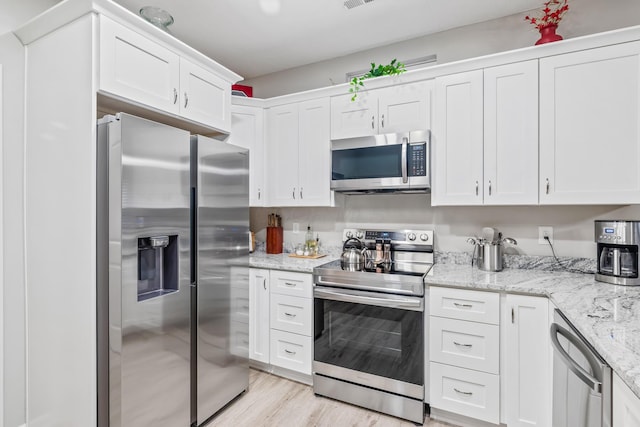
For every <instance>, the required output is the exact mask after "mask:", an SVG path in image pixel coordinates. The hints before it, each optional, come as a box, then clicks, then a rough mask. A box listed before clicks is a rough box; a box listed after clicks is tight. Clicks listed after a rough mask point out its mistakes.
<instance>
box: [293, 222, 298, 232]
mask: <svg viewBox="0 0 640 427" xmlns="http://www.w3.org/2000/svg"><path fill="white" fill-rule="evenodd" d="M299 232H300V224H299V223H297V222H294V223H293V233H294V234H298V233H299Z"/></svg>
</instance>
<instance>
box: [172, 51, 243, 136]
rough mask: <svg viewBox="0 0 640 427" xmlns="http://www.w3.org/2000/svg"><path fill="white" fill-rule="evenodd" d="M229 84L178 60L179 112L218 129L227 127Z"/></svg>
mask: <svg viewBox="0 0 640 427" xmlns="http://www.w3.org/2000/svg"><path fill="white" fill-rule="evenodd" d="M230 97H231V85H230V84H229V83H228V82H227V81H225V80H223V79H222V78H220V77H218V76H216V75H215V74H214V73H212V72H211V71H208V70H206V69H204V68H202V67H199V66H197V65H195V64H193V63H191V62H189V61H187V60H185V59H184V58H181V59H180V113H181V114H182V116H184V117H186V118H188V119H191V120H194V121H197V122H200V123H204V124H206V125H208V126H211V127H213V128H216V129H218V130H220V131H222V132H229V131H230V130H231V111H230V109H229V107H230V105H231V99H230Z"/></svg>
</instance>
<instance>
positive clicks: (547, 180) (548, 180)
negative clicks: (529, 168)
mask: <svg viewBox="0 0 640 427" xmlns="http://www.w3.org/2000/svg"><path fill="white" fill-rule="evenodd" d="M547 194H549V178H547Z"/></svg>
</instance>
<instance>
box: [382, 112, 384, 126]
mask: <svg viewBox="0 0 640 427" xmlns="http://www.w3.org/2000/svg"><path fill="white" fill-rule="evenodd" d="M382 127H384V114H383V115H382Z"/></svg>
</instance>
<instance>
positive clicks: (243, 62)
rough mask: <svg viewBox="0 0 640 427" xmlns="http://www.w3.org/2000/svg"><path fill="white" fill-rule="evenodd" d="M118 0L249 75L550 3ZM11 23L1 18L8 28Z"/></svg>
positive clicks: (16, 1)
mask: <svg viewBox="0 0 640 427" xmlns="http://www.w3.org/2000/svg"><path fill="white" fill-rule="evenodd" d="M114 1H115V2H116V3H119V4H121V5H122V6H124V7H126V8H127V9H129V10H131V11H133V12H135V13H138V11H139V10H140V8H141V7H142V6H149V5H152V6H158V7H161V8H163V9H165V10H167V11H168V12H169V13H171V15H173V17H174V19H175V23H174V24H173V25H172V26H171V27H170V31H171V33H172V34H173V35H175V36H176V37H177V38H179V39H181V40H182V41H184V42H185V43H187V44H188V45H190V46H193V47H194V48H195V49H197V50H199V51H201V52H202V53H204V54H205V55H207V56H209V57H211V58H213V59H214V60H216V61H218V62H220V63H221V64H223V65H224V66H226V67H227V68H230V69H231V70H233V71H235V72H237V73H238V74H240V75H242V76H243V77H245V78H253V77H257V76H261V75H264V74H269V73H273V72H276V71H281V70H284V69H288V68H292V67H297V66H301V65H305V64H309V63H313V62H318V61H322V60H326V59H330V58H335V57H338V56H343V55H348V54H350V53H353V52H357V51H361V50H365V49H370V48H374V47H377V46H383V45H387V44H390V43H394V42H398V41H402V40H407V39H411V38H415V37H419V36H422V35H426V34H431V33H436V32H439V31H443V30H446V29H450V28H455V27H460V26H464V25H468V24H472V23H476V22H481V21H487V20H490V19H495V18H499V17H502V16H507V15H513V14H516V13H521V12H524V11H528V10H531V9H535V8H539V7H540V5H541V3H542V0H374V1H372V2H370V3H367V4H364V5H363V6H358V7H355V8H353V9H349V10H348V9H346V8H345V7H344V6H343V3H344V1H343V0H114ZM2 2H3V3H8V7H9V10H10V12H11V11H12V9H14V10H13V15H16V16H18V17H17V18H15V19H14V21H16V22H13V24H16V23H21V22H17V21H20V19H22V18H24V16H26V15H28V14H32V15H33V14H35V13H37V12H39V11H40V10H44V9H46V8H47V7H49V6H51V5H52V4H55V3H57V0H28V1H25V0H2ZM2 8H3V9H4V8H5V5H4V4H3V6H2ZM38 9H40V10H38ZM34 11H36V12H34ZM2 15H3V14H0V16H2ZM9 15H11V13H9ZM3 24H4V25H6V24H5V23H4V22H2V21H0V30H1V29H2V25H3ZM9 24H12V23H9ZM13 27H15V25H13ZM469 43H473V40H469Z"/></svg>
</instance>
